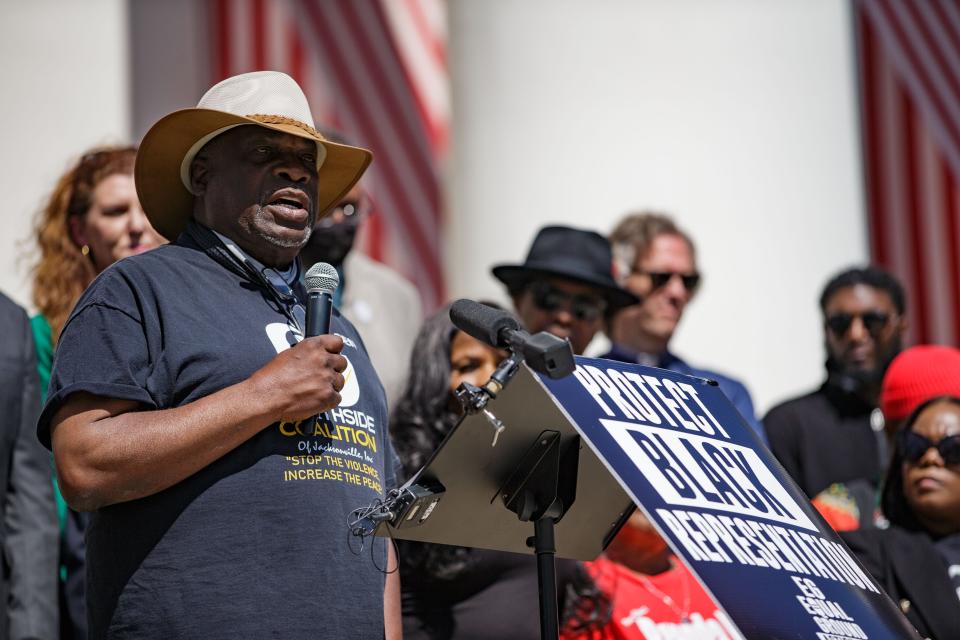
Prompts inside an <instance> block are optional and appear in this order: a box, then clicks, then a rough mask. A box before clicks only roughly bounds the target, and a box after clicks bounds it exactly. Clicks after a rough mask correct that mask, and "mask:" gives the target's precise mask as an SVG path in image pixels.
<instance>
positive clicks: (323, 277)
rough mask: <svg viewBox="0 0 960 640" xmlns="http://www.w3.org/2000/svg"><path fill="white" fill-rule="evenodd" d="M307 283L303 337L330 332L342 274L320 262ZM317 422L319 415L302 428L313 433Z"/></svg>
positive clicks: (310, 419)
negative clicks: (335, 292)
mask: <svg viewBox="0 0 960 640" xmlns="http://www.w3.org/2000/svg"><path fill="white" fill-rule="evenodd" d="M303 279H304V282H305V283H306V285H307V317H306V321H305V322H304V324H305V325H306V326H304V328H303V337H304V338H312V337H314V336H322V335H324V334H327V333H330V316H331V315H332V314H333V293H334V291H336V290H337V287H338V286H340V275H339V274H338V273H337V270H336V269H335V268H334V267H333V265H329V264H327V263H326V262H318V263H316V264H315V265H313V266H312V267H310V269H308V270H307V274H306V275H305V276H304V278H303ZM316 422H317V416H310V417H309V418H307V419H305V420H304V421H303V425H302V426H301V429H303V432H304V433H311V432H312V431H313V427H314V425H315V424H316Z"/></svg>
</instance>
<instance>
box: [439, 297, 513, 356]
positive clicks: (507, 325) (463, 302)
mask: <svg viewBox="0 0 960 640" xmlns="http://www.w3.org/2000/svg"><path fill="white" fill-rule="evenodd" d="M450 320H451V321H452V322H453V324H454V326H456V327H457V328H458V329H460V330H461V331H463V332H465V333H467V334H469V335H471V336H473V337H474V338H476V339H477V340H479V341H481V342H486V343H487V344H489V345H492V346H494V347H505V346H507V345H506V342H505V340H504V339H503V337H502V336H501V333H502V332H503V330H504V329H511V330H513V331H519V330H520V323H519V322H517V319H516V318H514V317H513V316H512V315H510V314H509V313H507V312H506V311H504V310H502V309H494V308H493V307H488V306H487V305H485V304H481V303H479V302H475V301H473V300H467V299H466V298H461V299H460V300H457V301H456V302H454V303H453V304H452V305H450Z"/></svg>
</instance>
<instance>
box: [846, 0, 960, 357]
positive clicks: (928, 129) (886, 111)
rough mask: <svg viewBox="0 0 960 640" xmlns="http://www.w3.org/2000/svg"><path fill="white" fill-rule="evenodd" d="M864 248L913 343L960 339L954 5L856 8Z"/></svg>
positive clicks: (895, 2)
mask: <svg viewBox="0 0 960 640" xmlns="http://www.w3.org/2000/svg"><path fill="white" fill-rule="evenodd" d="M853 7H854V14H855V23H856V34H857V48H858V54H859V56H858V58H859V60H858V62H859V78H860V93H861V110H862V131H863V148H864V167H865V173H866V185H867V210H868V217H869V224H870V248H871V254H872V256H873V259H874V261H875V262H876V263H878V264H880V265H882V266H884V267H886V268H887V269H888V270H890V271H891V272H892V273H894V274H895V275H897V276H898V277H899V278H900V279H901V281H902V282H903V284H904V286H905V287H906V289H907V293H908V304H909V315H910V322H911V333H912V335H911V336H910V337H911V338H912V340H913V341H914V342H917V343H940V344H954V345H955V344H957V342H958V339H960V209H958V205H960V193H958V188H960V185H958V181H957V176H960V6H958V5H957V3H956V2H954V1H953V0H855V1H854V4H853Z"/></svg>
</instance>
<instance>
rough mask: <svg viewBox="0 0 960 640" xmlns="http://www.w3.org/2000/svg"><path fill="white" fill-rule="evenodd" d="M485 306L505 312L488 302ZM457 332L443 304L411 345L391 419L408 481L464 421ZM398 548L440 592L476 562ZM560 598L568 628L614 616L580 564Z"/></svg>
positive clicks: (410, 570)
mask: <svg viewBox="0 0 960 640" xmlns="http://www.w3.org/2000/svg"><path fill="white" fill-rule="evenodd" d="M484 304H487V305H489V306H492V307H496V308H498V309H500V308H501V307H500V306H499V305H497V304H494V303H490V302H485V303H484ZM458 331H459V329H457V328H456V327H455V326H454V325H453V322H451V321H450V305H445V306H443V307H441V308H440V309H439V310H438V311H437V312H435V313H434V314H433V315H431V316H430V317H428V318H427V319H426V320H425V321H424V323H423V325H422V326H421V327H420V332H419V333H418V334H417V338H416V340H415V341H414V343H413V352H412V355H411V358H410V368H409V374H408V378H407V383H406V387H405V389H404V391H403V395H402V396H401V397H400V399H399V400H398V401H397V405H396V408H395V409H394V410H393V414H392V416H391V420H390V434H391V436H392V438H393V444H394V448H395V449H396V452H397V455H398V456H399V457H400V462H401V464H402V465H403V475H404V478H409V477H410V476H412V475H413V474H414V473H416V471H417V470H419V469H420V468H421V467H422V466H423V464H424V463H425V462H426V461H427V458H428V457H429V456H430V455H431V454H432V453H433V452H434V451H435V450H436V448H437V447H438V446H440V443H441V442H442V441H443V439H444V438H445V437H446V435H447V434H448V433H449V432H450V430H451V429H453V427H454V426H455V425H456V424H457V422H459V420H460V418H461V412H460V411H458V410H457V406H456V405H455V404H453V403H451V397H450V349H451V345H452V344H453V338H454V336H456V334H457V332H458ZM399 546H400V554H399V555H400V571H401V574H404V575H416V576H418V577H419V578H420V579H421V580H424V581H429V582H431V583H433V584H435V585H436V588H438V589H442V588H444V584H445V583H446V584H448V585H449V584H450V582H451V581H453V580H455V579H456V578H457V577H459V576H461V575H462V574H463V572H464V571H465V570H467V569H468V568H470V567H471V566H472V565H473V564H474V563H475V562H477V561H478V558H477V557H476V554H475V553H473V549H470V548H467V547H455V546H449V545H442V544H426V543H422V542H411V541H404V540H401V541H399ZM562 596H563V597H564V600H565V603H564V607H563V611H562V614H563V618H562V623H563V624H564V625H566V627H565V628H569V629H577V630H590V629H593V628H600V627H601V626H603V625H604V624H606V622H607V621H608V620H609V618H610V614H611V612H612V607H611V605H610V601H609V599H608V598H607V597H606V596H605V595H604V594H603V593H602V592H601V591H600V589H599V588H598V587H597V585H596V583H594V582H593V580H591V579H590V577H589V576H588V575H587V573H586V571H585V570H584V569H583V566H582V565H579V564H578V568H577V571H576V575H575V578H574V579H573V581H572V583H571V584H570V585H568V587H567V593H566V594H562ZM441 618H442V619H438V620H425V621H424V622H425V623H426V624H436V625H439V626H443V625H444V624H446V623H447V622H448V621H447V620H446V619H445V618H443V617H442V616H441Z"/></svg>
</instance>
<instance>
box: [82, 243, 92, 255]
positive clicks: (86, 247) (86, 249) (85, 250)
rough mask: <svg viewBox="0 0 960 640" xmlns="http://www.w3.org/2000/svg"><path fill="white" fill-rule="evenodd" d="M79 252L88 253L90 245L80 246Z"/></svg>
mask: <svg viewBox="0 0 960 640" xmlns="http://www.w3.org/2000/svg"><path fill="white" fill-rule="evenodd" d="M80 253H82V254H83V255H85V256H86V255H90V247H89V246H87V245H83V246H82V247H80Z"/></svg>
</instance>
